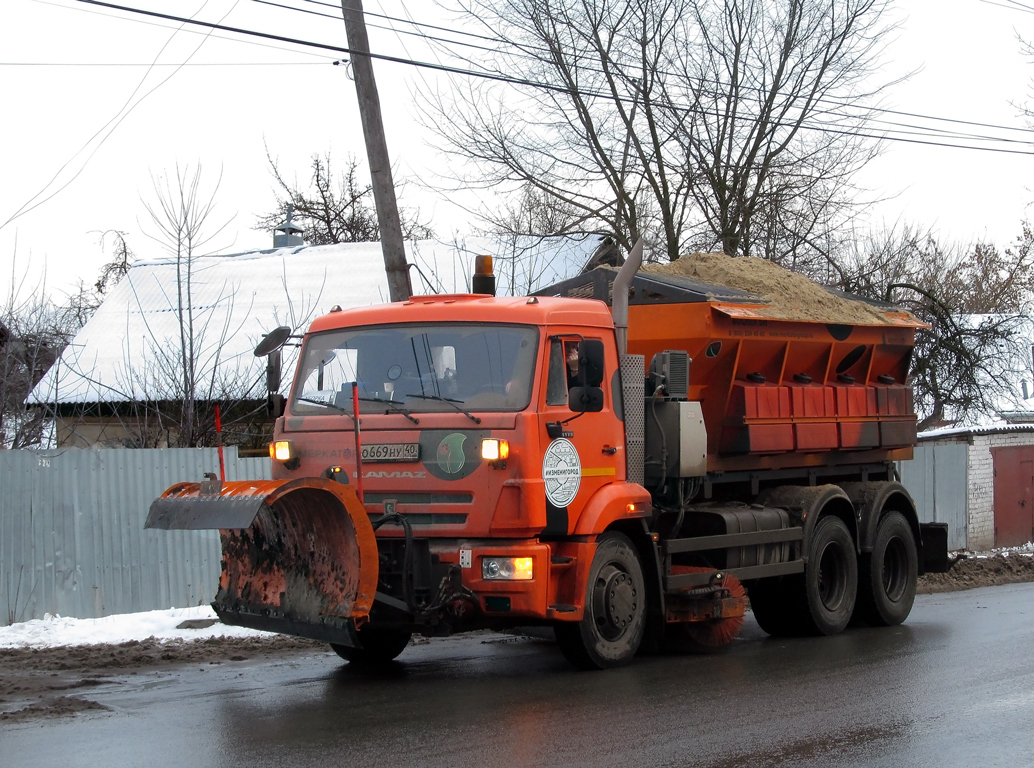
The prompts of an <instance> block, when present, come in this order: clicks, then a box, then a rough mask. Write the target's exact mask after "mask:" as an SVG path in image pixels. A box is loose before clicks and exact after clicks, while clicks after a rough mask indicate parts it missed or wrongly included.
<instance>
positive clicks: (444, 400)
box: [406, 395, 481, 424]
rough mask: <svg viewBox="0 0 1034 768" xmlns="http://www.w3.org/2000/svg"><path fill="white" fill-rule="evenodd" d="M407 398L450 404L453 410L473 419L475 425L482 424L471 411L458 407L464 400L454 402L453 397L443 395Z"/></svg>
mask: <svg viewBox="0 0 1034 768" xmlns="http://www.w3.org/2000/svg"><path fill="white" fill-rule="evenodd" d="M406 397H415V398H417V399H419V400H437V401H438V402H442V403H448V404H449V405H450V406H452V408H453V409H455V410H457V411H459V412H460V413H462V414H463V415H464V416H466V417H467V418H468V419H473V420H474V423H475V424H480V423H481V419H479V418H478V417H477V416H475V415H474V414H473V413H471V412H470V411H466V410H464V409H463V408H460V407H459V406H458V405H456V403H462V402H463V401H462V400H454V399H453V398H451V397H442V396H441V395H406Z"/></svg>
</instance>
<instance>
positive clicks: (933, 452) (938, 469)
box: [898, 443, 969, 549]
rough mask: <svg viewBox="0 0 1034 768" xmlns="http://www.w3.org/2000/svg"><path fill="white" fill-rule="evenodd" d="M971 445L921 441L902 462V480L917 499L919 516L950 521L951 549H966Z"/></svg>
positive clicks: (923, 518) (921, 519) (927, 519)
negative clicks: (910, 459)
mask: <svg viewBox="0 0 1034 768" xmlns="http://www.w3.org/2000/svg"><path fill="white" fill-rule="evenodd" d="M968 451H969V446H967V445H962V444H956V445H930V444H923V443H920V444H919V445H917V446H916V449H915V458H913V459H912V461H902V462H899V463H898V468H899V471H900V472H901V482H902V484H903V485H904V486H905V487H906V488H907V489H908V492H909V493H911V494H912V498H913V499H915V502H916V508H917V509H918V511H919V520H920V521H921V522H924V523H947V524H948V549H965V548H966V546H967V537H966V525H967V521H968V519H969V518H968V514H967V513H968V510H967V507H966V498H967V494H966V490H967V483H968V479H969V474H968V456H969V454H968Z"/></svg>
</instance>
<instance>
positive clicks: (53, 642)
mask: <svg viewBox="0 0 1034 768" xmlns="http://www.w3.org/2000/svg"><path fill="white" fill-rule="evenodd" d="M188 620H193V621H204V620H210V621H214V622H215V623H214V624H213V625H212V626H210V627H206V628H203V629H177V628H176V627H177V626H179V624H181V623H182V622H183V621H188ZM269 634H270V633H268V632H259V631H258V630H254V629H245V628H243V627H230V626H226V625H224V624H220V623H219V620H218V619H217V618H216V615H215V611H213V610H212V609H211V607H209V606H200V607H196V608H171V609H169V610H167V611H146V612H144V613H126V614H122V615H120V616H106V617H105V618H103V619H68V618H64V617H62V616H51V615H50V614H49V613H48V614H47V615H46V616H45V617H44V618H42V619H34V620H32V621H23V622H19V623H17V624H12V625H10V626H7V627H0V648H56V647H60V646H68V645H94V644H97V643H124V642H127V641H129V640H146V639H147V638H149V637H154V638H157V639H159V640H205V639H208V638H210V637H261V636H267V637H268V636H269Z"/></svg>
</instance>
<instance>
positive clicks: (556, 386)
mask: <svg viewBox="0 0 1034 768" xmlns="http://www.w3.org/2000/svg"><path fill="white" fill-rule="evenodd" d="M546 405H567V364H566V362H565V360H564V342H562V341H561V340H560V339H552V340H551V341H550V342H549V380H548V381H547V382H546Z"/></svg>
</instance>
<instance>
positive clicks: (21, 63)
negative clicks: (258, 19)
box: [0, 61, 330, 67]
mask: <svg viewBox="0 0 1034 768" xmlns="http://www.w3.org/2000/svg"><path fill="white" fill-rule="evenodd" d="M328 63H330V62H328V61H282V62H276V61H212V62H204V61H189V62H185V63H182V64H180V63H177V62H163V63H157V64H148V63H146V62H142V61H141V62H127V61H113V62H98V61H0V67H325V66H327V64H328Z"/></svg>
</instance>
